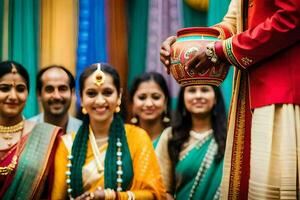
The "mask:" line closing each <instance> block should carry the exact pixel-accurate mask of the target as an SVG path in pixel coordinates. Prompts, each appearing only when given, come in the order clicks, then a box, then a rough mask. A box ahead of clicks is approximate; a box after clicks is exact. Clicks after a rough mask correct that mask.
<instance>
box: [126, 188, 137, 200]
mask: <svg viewBox="0 0 300 200" xmlns="http://www.w3.org/2000/svg"><path fill="white" fill-rule="evenodd" d="M126 193H127V195H128V200H135V195H134V193H133V192H131V191H130V190H128V191H127V192H126Z"/></svg>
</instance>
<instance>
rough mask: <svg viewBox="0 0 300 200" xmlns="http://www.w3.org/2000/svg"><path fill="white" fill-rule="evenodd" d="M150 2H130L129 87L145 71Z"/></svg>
mask: <svg viewBox="0 0 300 200" xmlns="http://www.w3.org/2000/svg"><path fill="white" fill-rule="evenodd" d="M148 3H149V0H143V1H141V0H128V1H127V8H128V27H129V30H128V63H129V71H128V85H129V86H131V83H132V81H133V79H134V78H135V77H136V76H137V75H139V74H142V73H143V72H144V71H145V65H146V62H145V60H146V49H147V36H148V35H147V23H148Z"/></svg>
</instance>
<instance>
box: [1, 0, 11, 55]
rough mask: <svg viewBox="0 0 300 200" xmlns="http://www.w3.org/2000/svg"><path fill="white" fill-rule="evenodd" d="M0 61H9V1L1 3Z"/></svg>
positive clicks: (4, 0) (5, 0) (2, 0)
mask: <svg viewBox="0 0 300 200" xmlns="http://www.w3.org/2000/svg"><path fill="white" fill-rule="evenodd" d="M0 6H1V7H0V9H1V10H0V11H1V13H0V20H1V21H0V44H1V46H0V59H1V60H7V59H8V13H9V0H1V1H0Z"/></svg>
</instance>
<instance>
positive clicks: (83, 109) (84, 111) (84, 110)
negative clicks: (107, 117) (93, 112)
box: [81, 107, 87, 115]
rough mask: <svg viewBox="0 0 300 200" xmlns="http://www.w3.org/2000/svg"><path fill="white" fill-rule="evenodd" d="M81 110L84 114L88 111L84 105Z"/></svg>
mask: <svg viewBox="0 0 300 200" xmlns="http://www.w3.org/2000/svg"><path fill="white" fill-rule="evenodd" d="M81 112H82V114H84V115H86V114H87V111H86V109H85V108H84V107H82V109H81Z"/></svg>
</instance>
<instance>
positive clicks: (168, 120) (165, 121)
mask: <svg viewBox="0 0 300 200" xmlns="http://www.w3.org/2000/svg"><path fill="white" fill-rule="evenodd" d="M163 122H164V123H169V122H170V118H169V117H168V116H167V110H165V112H164V118H163Z"/></svg>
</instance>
